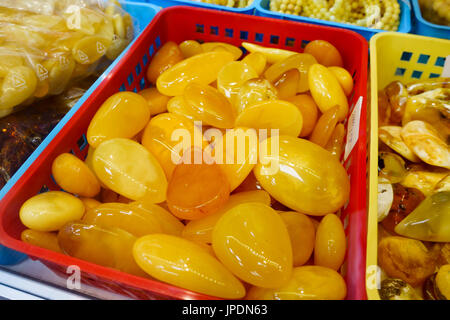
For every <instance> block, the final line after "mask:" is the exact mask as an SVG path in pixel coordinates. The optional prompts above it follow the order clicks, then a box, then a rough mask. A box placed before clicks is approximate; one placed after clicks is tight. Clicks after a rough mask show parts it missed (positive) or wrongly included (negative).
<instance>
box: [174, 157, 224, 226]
mask: <svg viewBox="0 0 450 320" xmlns="http://www.w3.org/2000/svg"><path fill="white" fill-rule="evenodd" d="M199 153H201V152H199ZM194 154H195V152H192V157H191V158H192V160H193V161H191V163H181V164H179V165H177V166H176V167H175V170H174V171H173V174H172V177H171V178H170V181H169V186H168V188H167V205H168V206H169V209H170V211H171V212H172V213H173V214H174V215H175V216H176V217H178V218H180V219H186V220H195V219H200V218H203V217H205V216H208V215H210V214H213V213H215V212H217V211H218V210H219V209H220V208H221V207H223V206H224V205H225V203H226V202H227V201H228V198H229V195H230V184H229V183H228V180H227V178H226V176H225V174H224V173H223V172H222V170H221V169H220V167H219V166H218V165H217V164H215V163H214V162H213V161H212V163H211V164H207V163H206V162H205V161H200V162H199V163H195V158H196V157H195V155H194Z"/></svg>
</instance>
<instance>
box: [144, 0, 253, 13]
mask: <svg viewBox="0 0 450 320" xmlns="http://www.w3.org/2000/svg"><path fill="white" fill-rule="evenodd" d="M140 1H142V2H146V3H149V4H154V5H158V6H161V7H163V8H168V7H173V6H191V7H198V8H206V9H215V10H219V11H229V12H236V13H244V14H250V15H253V13H254V11H255V10H256V0H254V1H253V2H252V3H251V4H250V5H249V6H247V7H244V8H232V7H227V6H221V5H218V4H212V3H206V2H200V1H194V0H140Z"/></svg>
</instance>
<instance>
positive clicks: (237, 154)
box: [205, 127, 258, 191]
mask: <svg viewBox="0 0 450 320" xmlns="http://www.w3.org/2000/svg"><path fill="white" fill-rule="evenodd" d="M207 133H208V131H207ZM210 138H212V137H210ZM213 146H214V149H213V150H212V151H211V153H210V154H211V156H213V157H214V158H215V159H216V163H217V164H218V165H219V167H220V169H222V172H223V173H224V174H225V176H226V178H227V180H228V183H229V184H230V191H233V190H234V189H236V188H237V187H238V186H239V185H240V184H241V183H242V181H244V180H245V178H246V177H247V176H248V175H249V173H250V172H251V171H252V170H253V167H254V166H255V165H256V162H257V159H258V134H257V132H256V130H254V129H247V128H241V127H237V128H235V129H230V130H227V132H226V133H225V135H222V134H221V135H220V136H219V137H218V139H217V141H215V142H214V143H213ZM205 151H209V149H208V148H207V149H205Z"/></svg>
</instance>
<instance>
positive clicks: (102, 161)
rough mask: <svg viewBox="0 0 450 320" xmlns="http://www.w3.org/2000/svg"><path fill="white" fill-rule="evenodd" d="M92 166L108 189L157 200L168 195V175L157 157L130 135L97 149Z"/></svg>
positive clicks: (130, 196)
mask: <svg viewBox="0 0 450 320" xmlns="http://www.w3.org/2000/svg"><path fill="white" fill-rule="evenodd" d="M92 163H93V167H94V171H95V173H96V175H97V177H98V178H99V179H100V181H101V182H103V183H104V184H105V185H106V186H107V187H108V188H109V189H111V190H112V191H115V192H117V193H119V194H120V195H122V196H124V197H127V198H129V199H132V200H140V199H144V198H145V199H147V200H148V201H152V202H154V203H159V202H163V201H164V200H165V199H166V190H167V179H166V176H165V174H164V170H163V169H162V168H161V165H160V164H159V163H158V161H157V160H156V158H155V157H154V156H153V155H152V154H151V153H150V152H149V151H148V150H147V149H145V147H144V146H142V145H140V144H139V143H137V142H135V141H132V140H129V139H121V138H116V139H111V140H108V141H105V142H103V143H102V144H100V145H99V146H98V148H97V149H95V152H94V156H93V160H92Z"/></svg>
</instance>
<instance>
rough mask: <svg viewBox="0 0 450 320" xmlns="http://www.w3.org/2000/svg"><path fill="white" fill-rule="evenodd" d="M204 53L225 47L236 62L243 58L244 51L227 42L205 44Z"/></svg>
mask: <svg viewBox="0 0 450 320" xmlns="http://www.w3.org/2000/svg"><path fill="white" fill-rule="evenodd" d="M201 47H202V49H203V51H204V52H209V51H214V49H215V48H217V47H223V48H225V50H226V51H228V52H230V53H231V54H233V57H234V60H238V59H239V58H240V57H241V56H242V50H241V49H239V48H238V47H236V46H233V45H232V44H229V43H226V42H205V43H202V44H201Z"/></svg>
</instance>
